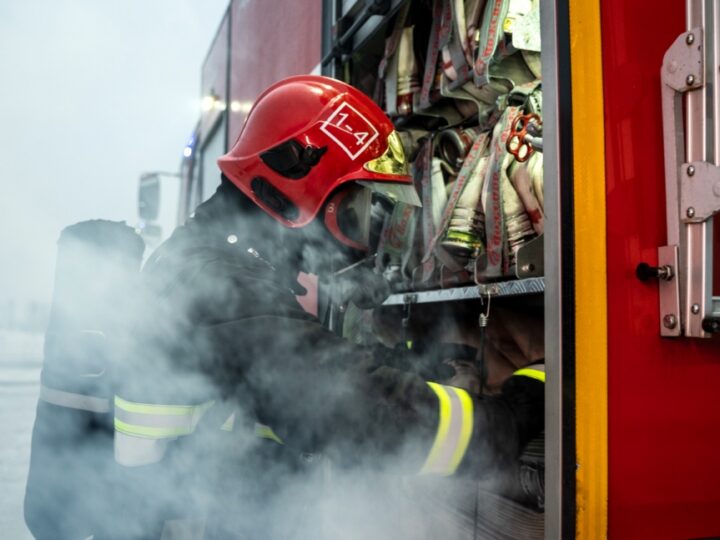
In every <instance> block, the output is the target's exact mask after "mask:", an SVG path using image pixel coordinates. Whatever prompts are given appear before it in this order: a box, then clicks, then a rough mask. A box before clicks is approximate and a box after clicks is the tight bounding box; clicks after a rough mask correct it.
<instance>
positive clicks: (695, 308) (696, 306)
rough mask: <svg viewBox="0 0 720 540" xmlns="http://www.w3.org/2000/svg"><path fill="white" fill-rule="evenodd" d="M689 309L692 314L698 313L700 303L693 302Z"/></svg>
mask: <svg viewBox="0 0 720 540" xmlns="http://www.w3.org/2000/svg"><path fill="white" fill-rule="evenodd" d="M691 309H692V312H693V315H697V314H698V313H700V304H693V305H692V308H691Z"/></svg>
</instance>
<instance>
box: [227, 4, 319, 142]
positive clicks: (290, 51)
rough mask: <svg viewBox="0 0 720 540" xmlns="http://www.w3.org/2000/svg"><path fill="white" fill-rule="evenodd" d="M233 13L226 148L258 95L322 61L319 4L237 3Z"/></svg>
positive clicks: (306, 71) (236, 133) (309, 70)
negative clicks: (228, 120) (228, 121)
mask: <svg viewBox="0 0 720 540" xmlns="http://www.w3.org/2000/svg"><path fill="white" fill-rule="evenodd" d="M231 9H232V45H231V47H232V51H231V62H232V64H231V73H230V96H231V102H230V104H231V108H230V110H229V113H230V124H229V128H228V146H231V145H232V144H233V143H234V142H235V139H237V136H238V134H239V133H240V128H241V127H242V123H243V122H244V120H245V116H246V115H247V111H248V108H249V105H250V104H251V103H252V102H253V101H254V100H255V98H256V97H257V96H258V95H259V94H260V92H262V91H263V90H264V89H265V88H267V87H268V86H269V85H271V84H272V83H274V82H276V81H278V80H280V79H283V78H285V77H289V76H291V75H300V74H303V73H310V72H311V71H312V70H313V69H314V68H315V66H317V65H318V64H319V63H320V54H321V37H322V29H321V22H322V2H321V1H320V0H293V1H284V2H280V1H273V2H268V1H267V0H234V1H233V3H232V8H231ZM233 102H234V103H235V105H233Z"/></svg>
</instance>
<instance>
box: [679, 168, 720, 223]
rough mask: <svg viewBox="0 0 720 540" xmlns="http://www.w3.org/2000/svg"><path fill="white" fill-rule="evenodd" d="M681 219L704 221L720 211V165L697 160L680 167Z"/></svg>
mask: <svg viewBox="0 0 720 540" xmlns="http://www.w3.org/2000/svg"><path fill="white" fill-rule="evenodd" d="M679 174H680V220H681V221H682V222H683V223H702V222H703V221H706V220H708V219H710V218H711V217H713V216H714V215H715V214H717V213H718V212H720V167H718V166H717V165H713V164H712V163H706V162H704V161H695V162H693V163H689V164H687V163H686V164H684V165H683V166H682V167H680V173H679Z"/></svg>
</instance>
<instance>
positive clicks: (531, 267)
mask: <svg viewBox="0 0 720 540" xmlns="http://www.w3.org/2000/svg"><path fill="white" fill-rule="evenodd" d="M520 270H521V271H522V272H524V273H525V274H527V273H528V272H532V271H533V270H535V266H534V265H533V264H531V263H528V264H523V265H522V266H521V267H520Z"/></svg>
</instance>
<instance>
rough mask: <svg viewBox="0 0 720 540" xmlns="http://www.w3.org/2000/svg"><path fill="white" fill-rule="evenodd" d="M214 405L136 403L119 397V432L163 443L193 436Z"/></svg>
mask: <svg viewBox="0 0 720 540" xmlns="http://www.w3.org/2000/svg"><path fill="white" fill-rule="evenodd" d="M213 404H214V401H208V402H206V403H202V404H200V405H158V404H149V403H134V402H131V401H127V400H124V399H122V398H121V397H119V396H115V429H116V430H117V431H119V432H121V433H124V434H126V435H135V436H138V437H143V438H153V439H163V438H175V437H179V436H181V435H189V434H190V433H192V432H193V431H195V427H196V426H197V424H198V422H199V421H200V418H202V416H203V414H205V412H206V411H207V410H208V409H209V408H210V407H212V405H213Z"/></svg>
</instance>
